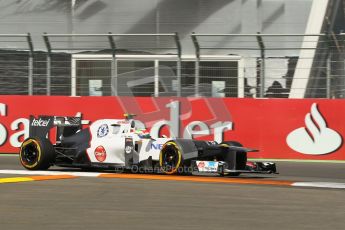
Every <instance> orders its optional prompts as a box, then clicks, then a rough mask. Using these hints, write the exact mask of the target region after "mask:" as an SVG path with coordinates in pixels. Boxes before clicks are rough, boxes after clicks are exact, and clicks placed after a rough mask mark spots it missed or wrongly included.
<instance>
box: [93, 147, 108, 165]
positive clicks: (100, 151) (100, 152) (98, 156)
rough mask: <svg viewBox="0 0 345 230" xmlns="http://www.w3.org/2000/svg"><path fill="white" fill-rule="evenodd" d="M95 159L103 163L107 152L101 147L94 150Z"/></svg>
mask: <svg viewBox="0 0 345 230" xmlns="http://www.w3.org/2000/svg"><path fill="white" fill-rule="evenodd" d="M95 157H96V159H97V160H98V161H99V162H103V161H105V159H106V158H107V152H106V151H105V149H104V147H103V146H102V145H100V146H98V147H97V148H96V149H95Z"/></svg>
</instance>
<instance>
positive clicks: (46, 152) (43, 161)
mask: <svg viewBox="0 0 345 230" xmlns="http://www.w3.org/2000/svg"><path fill="white" fill-rule="evenodd" d="M19 159H20V163H21V164H22V165H23V167H24V168H26V169H29V170H46V169H48V168H49V167H50V166H51V165H52V163H53V162H54V160H55V150H54V147H53V145H52V144H51V143H50V141H49V140H48V139H45V138H40V137H31V138H28V139H26V140H25V141H24V142H23V143H22V145H21V147H20V153H19Z"/></svg>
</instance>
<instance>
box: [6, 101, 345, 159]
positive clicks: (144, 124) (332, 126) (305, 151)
mask: <svg viewBox="0 0 345 230" xmlns="http://www.w3.org/2000/svg"><path fill="white" fill-rule="evenodd" d="M126 112H128V113H134V114H137V117H136V118H135V119H136V120H137V124H138V125H139V126H140V127H141V128H147V129H148V131H150V134H151V136H152V137H156V136H158V135H162V134H165V135H168V136H174V137H181V138H196V139H204V140H215V141H218V142H221V141H222V140H236V141H239V142H241V143H242V144H243V145H244V146H247V147H252V148H257V149H259V150H260V151H259V152H258V153H250V154H249V157H251V158H274V159H312V160H345V146H344V145H343V139H344V137H345V122H344V121H343V120H344V118H345V100H327V99H296V100H294V99H238V98H176V97H159V98H153V97H65V96H49V97H47V96H0V153H18V150H19V149H18V147H19V146H20V144H21V142H22V141H23V140H24V138H26V137H27V136H28V132H29V120H28V117H29V115H35V116H37V115H57V116H76V115H81V116H82V119H83V124H84V127H87V126H88V125H89V124H91V123H92V122H94V121H96V120H98V119H104V118H121V117H123V114H124V113H126Z"/></svg>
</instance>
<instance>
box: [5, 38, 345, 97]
mask: <svg viewBox="0 0 345 230" xmlns="http://www.w3.org/2000/svg"><path fill="white" fill-rule="evenodd" d="M42 38H43V40H44V41H45V44H46V49H45V50H35V49H34V42H35V41H33V39H32V38H31V35H30V34H2V35H1V34H0V92H1V94H5V95H13V94H15V95H73V96H86V95H90V96H110V95H119V96H206V97H256V98H304V97H313V98H314V97H315V98H344V97H345V48H344V47H345V34H260V33H258V34H196V33H193V34H191V35H190V37H187V38H183V39H184V40H190V44H191V45H194V47H195V53H194V54H188V55H186V54H183V47H182V46H181V42H180V40H181V39H180V37H179V35H178V34H177V33H171V34H113V33H108V34H43V35H42ZM183 44H185V43H183Z"/></svg>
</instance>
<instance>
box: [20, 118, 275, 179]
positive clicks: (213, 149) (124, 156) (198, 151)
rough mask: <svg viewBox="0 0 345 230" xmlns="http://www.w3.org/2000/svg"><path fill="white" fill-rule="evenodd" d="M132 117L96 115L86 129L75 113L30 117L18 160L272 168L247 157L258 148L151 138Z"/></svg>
mask: <svg viewBox="0 0 345 230" xmlns="http://www.w3.org/2000/svg"><path fill="white" fill-rule="evenodd" d="M133 116H134V115H131V114H130V115H128V114H127V115H125V119H103V120H97V121H95V122H94V123H92V124H91V125H90V126H89V127H88V128H85V129H82V125H81V118H80V117H58V116H39V117H38V118H35V117H34V116H30V131H29V138H27V139H26V140H25V141H24V142H23V143H22V145H21V148H20V154H19V156H20V162H21V164H22V165H23V166H24V167H25V168H26V169H29V170H46V169H48V168H49V167H50V166H52V165H56V166H61V167H75V168H84V169H90V168H93V169H106V170H125V171H132V172H159V173H163V174H175V173H186V172H187V173H191V172H194V171H197V172H207V173H218V174H220V175H231V176H237V175H239V174H240V173H276V166H275V164H274V163H271V162H247V152H253V151H257V150H254V149H249V148H244V147H242V145H241V144H240V143H238V142H235V141H227V142H223V143H217V142H215V141H200V140H191V139H178V138H177V139H173V138H166V137H162V138H152V137H151V136H150V134H149V133H146V132H145V130H138V129H137V128H136V125H135V120H134V119H133ZM48 136H49V138H48ZM52 140H54V141H52Z"/></svg>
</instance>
